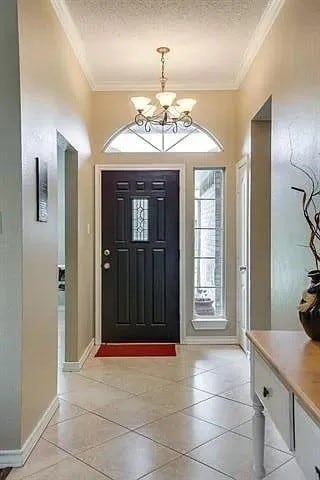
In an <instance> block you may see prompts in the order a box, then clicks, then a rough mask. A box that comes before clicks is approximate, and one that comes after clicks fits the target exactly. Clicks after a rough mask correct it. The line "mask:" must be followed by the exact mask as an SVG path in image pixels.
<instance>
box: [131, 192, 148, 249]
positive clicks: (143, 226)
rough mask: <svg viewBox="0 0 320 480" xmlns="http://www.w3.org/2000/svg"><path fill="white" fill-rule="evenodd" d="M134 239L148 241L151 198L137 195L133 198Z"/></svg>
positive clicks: (134, 240)
mask: <svg viewBox="0 0 320 480" xmlns="http://www.w3.org/2000/svg"><path fill="white" fill-rule="evenodd" d="M131 205H132V212H131V218H132V241H133V242H148V240H149V199H148V198H144V197H136V198H133V199H132V203H131Z"/></svg>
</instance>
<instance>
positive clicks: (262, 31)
mask: <svg viewBox="0 0 320 480" xmlns="http://www.w3.org/2000/svg"><path fill="white" fill-rule="evenodd" d="M285 1H286V0H271V1H270V3H269V5H268V6H267V8H266V9H265V11H264V13H263V15H262V17H261V19H260V22H259V23H258V25H257V27H256V29H255V31H254V33H253V35H252V37H251V39H250V42H249V45H248V47H247V49H246V51H245V54H244V56H243V59H242V63H241V67H240V70H239V73H238V75H237V78H236V81H235V87H236V88H237V89H238V88H240V86H241V84H242V82H243V80H244V78H245V76H246V75H247V73H248V71H249V69H250V67H251V65H252V63H253V61H254V59H255V58H256V56H257V53H258V52H259V50H260V48H261V46H262V44H263V42H264V41H265V39H266V37H267V35H268V33H269V32H270V30H271V27H272V25H273V24H274V22H275V20H276V19H277V17H278V15H279V13H280V10H281V9H282V7H283V5H284V3H285Z"/></svg>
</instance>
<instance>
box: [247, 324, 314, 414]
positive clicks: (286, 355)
mask: <svg viewBox="0 0 320 480" xmlns="http://www.w3.org/2000/svg"><path fill="white" fill-rule="evenodd" d="M247 336H248V338H249V340H250V341H251V342H252V343H253V345H254V346H255V348H256V350H257V351H258V352H259V354H260V355H261V356H262V357H263V358H264V359H265V360H266V362H267V363H268V364H269V365H270V367H271V368H272V369H273V370H274V371H275V372H276V373H277V374H278V376H279V377H280V378H281V379H282V381H283V383H284V384H285V385H286V386H287V388H288V389H289V390H291V391H292V392H293V393H294V394H295V395H296V396H297V397H298V399H299V401H300V403H301V405H302V406H303V407H304V408H305V410H307V411H308V412H309V413H310V414H311V415H312V417H313V418H314V419H315V420H316V421H317V422H319V423H320V342H314V341H312V340H310V339H309V337H307V335H306V334H305V333H304V332H296V331H294V332H292V331H290V332H289V331H278V330H270V331H259V330H252V331H250V332H248V333H247Z"/></svg>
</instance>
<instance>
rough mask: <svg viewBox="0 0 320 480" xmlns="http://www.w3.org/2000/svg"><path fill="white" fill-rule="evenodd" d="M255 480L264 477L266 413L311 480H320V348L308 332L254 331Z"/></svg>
mask: <svg viewBox="0 0 320 480" xmlns="http://www.w3.org/2000/svg"><path fill="white" fill-rule="evenodd" d="M247 336H248V338H249V340H250V342H251V381H252V398H253V406H254V417H253V454H254V460H253V479H254V480H260V479H262V478H264V476H265V469H264V443H265V442H264V439H265V418H264V410H265V409H266V410H267V411H268V413H269V415H270V417H271V418H272V420H273V422H274V424H275V425H276V427H277V428H278V430H279V432H280V433H281V435H282V437H283V439H284V440H285V442H286V444H287V446H288V447H289V449H290V450H291V451H292V452H293V453H294V455H295V457H296V460H297V463H298V464H299V466H300V468H301V469H302V471H303V473H304V475H305V477H306V480H319V479H320V342H312V341H310V339H309V338H308V337H307V336H306V334H305V333H304V332H284V331H276V330H273V331H251V332H248V333H247Z"/></svg>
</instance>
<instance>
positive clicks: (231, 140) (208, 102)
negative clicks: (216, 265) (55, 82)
mask: <svg viewBox="0 0 320 480" xmlns="http://www.w3.org/2000/svg"><path fill="white" fill-rule="evenodd" d="M135 94H139V93H137V92H135V93H133V92H94V93H93V104H92V107H93V108H92V115H93V117H92V127H93V130H92V147H93V161H94V163H96V164H108V163H124V164H126V163H138V164H141V163H143V164H145V163H146V164H148V163H149V164H152V163H159V164H161V165H162V164H166V163H176V164H184V165H185V168H186V219H185V234H186V252H185V254H186V278H185V280H184V281H185V289H186V324H187V335H188V336H211V335H217V336H233V335H236V284H235V279H236V275H235V268H236V266H235V263H236V248H235V223H236V222H235V201H236V200H235V166H234V164H235V161H236V158H235V154H234V152H235V148H234V147H235V136H236V130H235V121H236V115H235V113H236V103H235V101H236V92H232V91H229V92H226V91H217V92H214V91H212V92H199V91H197V92H179V96H181V97H183V96H196V98H197V100H198V103H197V106H196V107H195V109H194V113H193V116H194V119H195V120H196V122H197V123H199V124H200V125H202V126H204V127H206V128H207V129H208V130H209V131H211V132H212V133H213V134H214V135H215V136H216V137H217V138H218V140H219V141H220V142H221V143H222V145H223V146H224V151H223V152H220V153H210V154H208V153H206V154H191V153H190V154H185V153H181V154H174V153H167V154H153V155H150V154H105V153H103V152H102V150H103V146H104V144H105V142H106V141H107V140H108V139H109V137H110V136H111V135H112V134H113V133H115V132H116V131H117V130H118V129H119V128H121V127H123V126H124V125H126V124H127V123H130V122H132V119H133V118H134V111H133V109H132V108H131V107H130V97H131V96H132V95H135ZM150 95H151V96H152V95H153V93H150ZM196 166H197V167H201V166H209V167H210V166H219V167H225V168H226V300H227V301H226V303H227V312H226V316H227V319H228V320H229V322H228V326H227V329H226V330H215V331H203V330H201V331H199V330H198V331H195V330H194V329H193V326H192V324H191V320H192V317H193V303H192V298H193V261H192V256H193V217H194V205H193V195H194V193H193V169H194V167H196Z"/></svg>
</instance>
